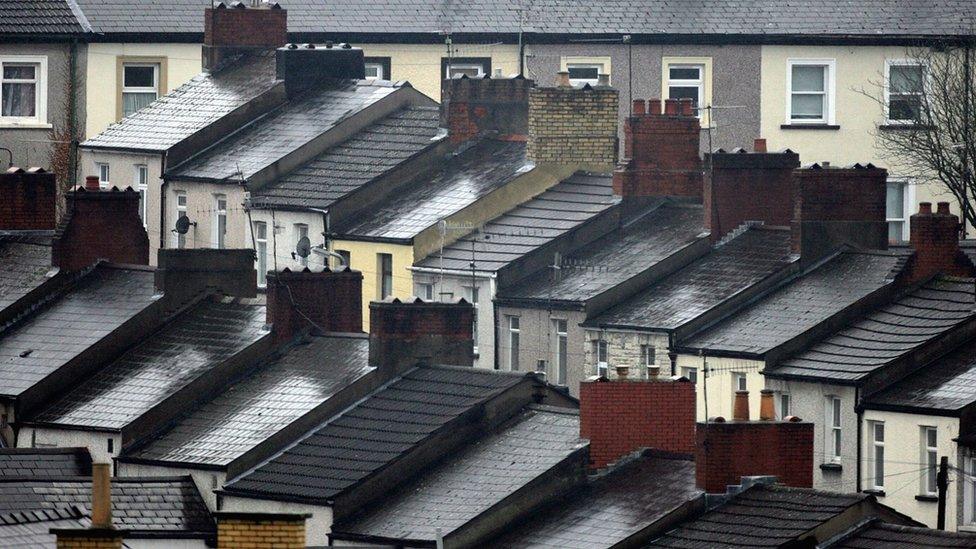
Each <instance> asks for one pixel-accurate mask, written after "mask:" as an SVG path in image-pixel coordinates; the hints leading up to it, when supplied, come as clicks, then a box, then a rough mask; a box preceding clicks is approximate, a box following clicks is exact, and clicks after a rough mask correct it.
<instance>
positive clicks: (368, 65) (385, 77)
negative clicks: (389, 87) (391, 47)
mask: <svg viewBox="0 0 976 549" xmlns="http://www.w3.org/2000/svg"><path fill="white" fill-rule="evenodd" d="M370 68H375V69H376V74H377V75H378V76H370V75H369V74H366V80H389V76H388V75H386V74H383V68H384V67H383V63H371V62H367V63H366V71H367V73H368V72H369V69H370Z"/></svg>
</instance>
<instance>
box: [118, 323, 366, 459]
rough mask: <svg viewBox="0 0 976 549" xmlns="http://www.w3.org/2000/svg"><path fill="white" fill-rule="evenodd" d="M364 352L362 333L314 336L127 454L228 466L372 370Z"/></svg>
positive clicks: (135, 456)
mask: <svg viewBox="0 0 976 549" xmlns="http://www.w3.org/2000/svg"><path fill="white" fill-rule="evenodd" d="M368 355H369V341H368V339H366V338H364V337H314V338H312V340H311V342H309V343H307V344H303V345H300V346H298V347H295V348H292V349H291V350H289V351H288V354H286V355H285V356H283V357H281V358H280V359H278V360H276V361H275V362H273V363H271V364H269V365H267V366H265V367H262V368H261V369H259V370H258V371H256V372H254V373H253V374H251V375H250V376H249V377H247V378H245V379H243V380H241V381H240V382H238V383H235V384H234V385H231V386H230V387H227V389H225V390H224V391H223V392H222V393H221V394H220V395H219V396H218V397H217V398H215V399H214V400H212V401H210V402H208V403H207V404H204V405H203V406H202V407H200V408H199V409H197V410H194V411H192V412H189V413H188V414H187V415H186V416H184V417H183V418H181V419H180V420H179V421H178V422H177V423H176V424H175V425H174V426H173V427H172V428H170V429H169V430H167V431H166V432H164V433H163V434H162V435H160V437H159V438H158V439H156V440H154V441H152V442H150V443H149V444H148V445H147V446H145V447H143V448H141V449H138V450H136V451H135V452H133V453H132V454H130V455H129V456H127V457H131V458H135V459H136V460H148V461H164V462H175V463H192V464H204V465H219V466H224V465H227V464H228V463H230V462H231V461H233V460H234V459H236V458H237V457H239V456H241V455H242V454H243V453H245V452H247V451H248V450H250V449H251V448H253V447H255V446H257V445H258V444H260V443H261V442H263V441H264V440H265V439H267V438H268V437H269V436H271V435H273V434H274V433H276V432H278V431H279V430H281V429H282V428H284V427H285V426H286V425H288V424H289V423H291V422H292V421H294V420H296V419H298V418H299V417H300V416H301V415H303V414H305V413H307V412H308V411H309V410H311V409H312V408H314V407H315V406H318V405H319V404H322V403H323V402H325V401H326V400H328V399H329V398H330V397H332V395H334V394H336V393H337V392H338V391H340V390H342V389H343V388H344V387H346V386H347V385H349V384H350V383H352V382H353V381H355V380H357V379H359V378H360V377H362V376H364V375H366V374H367V373H369V372H370V371H372V370H373V368H371V367H370V366H369V365H368V364H367V363H368V358H369V357H368ZM121 459H122V460H123V461H125V460H126V458H125V457H123V458H121Z"/></svg>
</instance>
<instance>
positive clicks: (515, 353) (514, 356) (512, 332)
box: [505, 315, 522, 372]
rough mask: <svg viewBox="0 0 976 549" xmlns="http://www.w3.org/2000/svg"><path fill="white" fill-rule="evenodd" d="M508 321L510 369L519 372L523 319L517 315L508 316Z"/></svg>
mask: <svg viewBox="0 0 976 549" xmlns="http://www.w3.org/2000/svg"><path fill="white" fill-rule="evenodd" d="M505 318H507V319H508V322H507V324H508V369H509V371H512V372H517V371H519V367H520V364H519V362H520V361H519V351H520V350H521V345H522V319H521V318H520V317H519V316H517V315H507V316H506V317H505Z"/></svg>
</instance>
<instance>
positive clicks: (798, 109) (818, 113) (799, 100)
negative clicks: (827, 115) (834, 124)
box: [790, 95, 824, 120]
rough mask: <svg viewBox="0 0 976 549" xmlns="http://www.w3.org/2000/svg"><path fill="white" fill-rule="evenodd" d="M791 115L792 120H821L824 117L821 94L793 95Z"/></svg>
mask: <svg viewBox="0 0 976 549" xmlns="http://www.w3.org/2000/svg"><path fill="white" fill-rule="evenodd" d="M792 101H793V105H792V110H791V111H790V112H791V116H792V118H793V119H794V120H822V119H823V118H824V96H823V95H793V97H792Z"/></svg>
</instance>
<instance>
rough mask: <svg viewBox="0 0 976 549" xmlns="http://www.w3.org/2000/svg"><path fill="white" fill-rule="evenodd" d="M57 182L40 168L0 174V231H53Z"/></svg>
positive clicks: (15, 169)
mask: <svg viewBox="0 0 976 549" xmlns="http://www.w3.org/2000/svg"><path fill="white" fill-rule="evenodd" d="M56 211H57V182H56V179H55V176H54V174H53V173H47V172H45V171H44V170H43V169H41V168H30V169H29V170H23V169H21V168H10V169H9V170H7V171H6V173H3V174H0V231H25V230H41V231H43V230H47V231H50V230H54V227H55V225H56V223H57V221H56Z"/></svg>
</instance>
